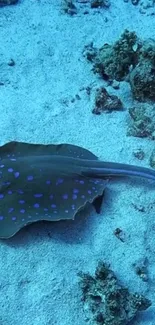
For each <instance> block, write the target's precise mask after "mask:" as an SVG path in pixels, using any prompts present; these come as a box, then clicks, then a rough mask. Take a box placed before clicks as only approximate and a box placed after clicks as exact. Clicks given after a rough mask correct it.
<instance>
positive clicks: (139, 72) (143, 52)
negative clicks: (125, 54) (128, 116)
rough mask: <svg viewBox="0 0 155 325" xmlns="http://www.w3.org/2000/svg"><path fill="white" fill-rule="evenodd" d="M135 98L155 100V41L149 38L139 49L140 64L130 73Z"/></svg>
mask: <svg viewBox="0 0 155 325" xmlns="http://www.w3.org/2000/svg"><path fill="white" fill-rule="evenodd" d="M129 82H130V85H131V89H132V92H133V96H134V98H135V99H137V100H139V101H145V100H146V99H151V100H155V41H154V40H152V39H148V40H146V41H144V42H143V44H142V46H141V48H140V49H139V51H138V64H137V65H136V67H135V68H134V69H133V70H132V71H131V73H130V74H129Z"/></svg>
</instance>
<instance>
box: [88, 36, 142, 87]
mask: <svg viewBox="0 0 155 325" xmlns="http://www.w3.org/2000/svg"><path fill="white" fill-rule="evenodd" d="M137 42H138V39H137V36H136V33H135V32H129V31H128V30H125V31H124V33H123V34H122V35H121V37H120V39H119V40H118V41H117V42H116V43H115V44H114V45H110V44H104V45H103V46H102V47H101V48H100V49H99V50H98V51H97V50H96V51H95V49H93V50H92V52H93V56H94V58H93V57H92V61H93V63H94V67H93V70H94V72H97V73H99V74H100V75H101V76H102V77H103V78H105V77H107V78H109V79H112V80H113V79H116V80H117V81H121V80H124V79H125V78H126V76H127V75H128V73H129V70H130V66H131V65H133V66H135V65H136V63H137V52H136V50H137ZM87 58H88V59H89V51H88V53H87Z"/></svg>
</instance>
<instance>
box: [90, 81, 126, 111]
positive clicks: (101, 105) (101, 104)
mask: <svg viewBox="0 0 155 325" xmlns="http://www.w3.org/2000/svg"><path fill="white" fill-rule="evenodd" d="M121 109H123V104H122V102H121V100H120V99H119V98H118V97H117V96H115V95H109V93H108V92H107V90H106V89H105V88H104V87H100V88H98V89H97V90H96V96H95V108H94V109H93V111H92V113H94V114H98V115H99V114H101V113H102V112H112V111H113V110H121Z"/></svg>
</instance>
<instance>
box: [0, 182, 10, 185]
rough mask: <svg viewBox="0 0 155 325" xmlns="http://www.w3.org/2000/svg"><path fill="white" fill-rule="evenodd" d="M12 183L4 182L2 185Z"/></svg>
mask: <svg viewBox="0 0 155 325" xmlns="http://www.w3.org/2000/svg"><path fill="white" fill-rule="evenodd" d="M10 184H11V183H10V182H3V183H2V185H10Z"/></svg>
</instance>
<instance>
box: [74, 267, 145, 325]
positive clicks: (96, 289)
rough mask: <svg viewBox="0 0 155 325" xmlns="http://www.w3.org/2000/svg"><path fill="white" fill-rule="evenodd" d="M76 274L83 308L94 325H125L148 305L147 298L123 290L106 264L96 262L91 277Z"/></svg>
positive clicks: (125, 289)
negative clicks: (78, 277) (81, 294)
mask: <svg viewBox="0 0 155 325" xmlns="http://www.w3.org/2000/svg"><path fill="white" fill-rule="evenodd" d="M79 275H80V286H81V289H82V292H83V302H84V309H85V312H86V313H87V318H88V319H91V321H92V323H93V324H101V325H126V324H128V323H129V322H130V321H131V320H133V319H134V318H135V316H136V314H137V312H139V311H142V310H146V309H147V308H148V307H150V306H151V301H150V300H149V299H147V298H145V297H144V296H142V295H140V294H137V293H134V294H132V293H130V292H129V291H128V289H127V288H123V287H122V286H121V285H120V284H119V283H118V280H117V278H116V276H115V274H114V272H113V271H112V270H110V269H109V267H108V266H107V265H106V264H105V263H102V262H100V263H99V265H98V267H97V269H96V272H95V276H94V277H93V276H91V275H89V274H85V273H81V274H79ZM132 324H133V323H132Z"/></svg>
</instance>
